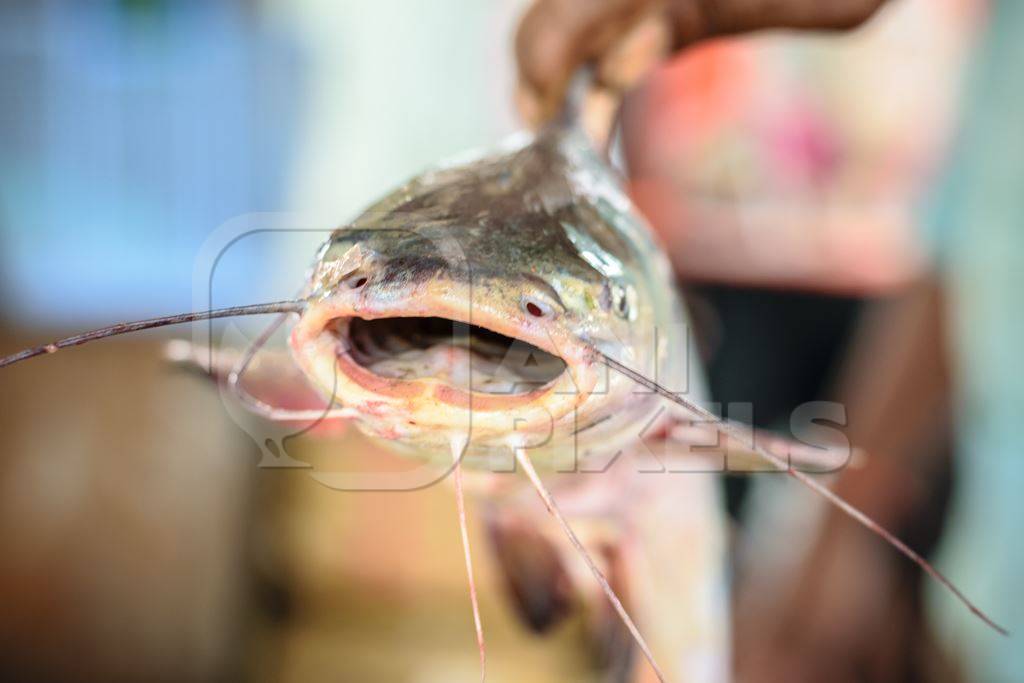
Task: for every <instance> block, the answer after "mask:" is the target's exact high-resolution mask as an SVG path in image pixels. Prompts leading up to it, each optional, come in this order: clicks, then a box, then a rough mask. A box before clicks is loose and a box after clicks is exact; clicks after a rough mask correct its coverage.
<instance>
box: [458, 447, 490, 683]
mask: <svg viewBox="0 0 1024 683" xmlns="http://www.w3.org/2000/svg"><path fill="white" fill-rule="evenodd" d="M465 450H466V441H465V440H464V439H452V457H453V458H454V460H455V468H454V470H453V471H452V474H453V475H454V477H455V504H456V506H457V507H458V510H459V531H460V532H461V533H462V553H463V555H464V556H465V559H466V576H467V577H468V578H469V601H470V603H471V604H472V606H473V626H474V627H475V628H476V646H477V649H478V650H479V651H480V681H481V683H483V681H485V680H486V679H487V650H486V648H485V647H484V627H483V624H482V622H481V621H480V601H479V600H478V599H477V595H476V579H474V578H473V556H472V554H471V553H470V552H469V529H468V527H467V525H466V498H465V495H464V494H463V492H462V456H463V454H464V453H465Z"/></svg>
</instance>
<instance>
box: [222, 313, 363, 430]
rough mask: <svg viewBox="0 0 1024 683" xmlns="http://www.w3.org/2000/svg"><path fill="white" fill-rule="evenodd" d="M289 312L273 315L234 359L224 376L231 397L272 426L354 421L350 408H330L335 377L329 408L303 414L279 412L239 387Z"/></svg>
mask: <svg viewBox="0 0 1024 683" xmlns="http://www.w3.org/2000/svg"><path fill="white" fill-rule="evenodd" d="M291 312H292V311H286V312H284V313H281V314H279V315H277V316H276V317H275V318H274V319H273V320H272V321H271V322H270V324H269V325H267V327H266V328H265V329H264V330H263V331H262V332H261V333H260V335H259V336H258V337H256V339H255V340H253V342H252V343H251V344H249V346H248V347H247V348H246V349H245V353H243V354H242V357H241V358H239V359H238V362H237V363H236V364H235V367H234V368H232V369H231V372H230V373H228V378H227V385H228V389H230V390H231V393H232V394H233V395H234V396H235V398H236V399H238V402H239V403H241V404H242V406H243V407H245V409H246V410H248V411H249V412H251V413H253V414H255V415H259V416H260V417H263V418H265V419H267V420H273V421H275V422H306V421H310V420H312V421H314V422H317V423H319V422H322V421H324V420H331V419H335V418H349V417H354V416H355V415H356V414H357V413H356V411H354V410H352V409H351V408H344V407H332V405H331V404H333V403H334V402H335V401H336V398H335V397H336V395H337V394H336V393H335V392H336V391H337V384H338V377H337V375H335V377H334V388H333V389H332V390H331V404H328V406H326V407H324V408H320V409H306V410H302V409H300V410H295V409H292V408H281V407H279V406H273V405H270V404H269V403H267V402H265V401H261V400H260V399H258V398H257V397H255V396H253V395H252V394H251V393H249V391H248V390H246V388H245V387H244V386H243V385H242V378H243V377H244V376H245V373H246V372H247V371H248V370H249V366H250V365H252V361H253V360H254V359H255V358H256V354H257V353H259V352H260V350H261V349H262V348H263V347H264V346H266V344H267V342H268V341H270V338H271V337H273V336H274V333H275V332H277V330H278V329H279V328H280V327H281V325H283V324H284V322H285V320H287V319H288V315H289V313H291Z"/></svg>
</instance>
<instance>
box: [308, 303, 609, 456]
mask: <svg viewBox="0 0 1024 683" xmlns="http://www.w3.org/2000/svg"><path fill="white" fill-rule="evenodd" d="M546 322H551V321H546ZM290 343H291V347H292V352H293V355H294V356H295V358H296V360H297V361H298V363H299V365H300V366H301V367H302V369H303V371H304V372H305V374H306V375H307V377H309V378H310V379H312V380H313V382H314V383H315V384H316V385H318V386H319V388H320V389H321V391H323V392H325V393H327V392H330V393H331V398H332V400H333V401H334V402H335V403H336V404H340V405H341V406H344V407H345V408H350V409H352V410H353V411H354V413H355V415H356V416H357V422H359V423H360V424H361V425H362V426H363V427H364V430H365V431H369V432H371V433H372V434H374V435H377V436H381V437H384V438H388V439H403V438H413V437H415V436H417V435H422V434H423V433H424V432H430V433H432V434H434V435H435V436H438V437H439V438H441V437H444V435H449V436H450V435H453V434H457V433H459V432H460V431H462V430H465V429H466V428H467V425H470V424H471V429H472V433H473V437H472V439H473V440H474V441H475V440H477V439H478V438H481V439H482V438H489V439H491V440H493V439H495V438H498V439H503V438H504V439H508V438H515V437H516V436H522V435H524V434H527V433H532V434H534V435H536V434H544V433H551V432H552V431H553V429H554V428H555V426H556V425H558V424H561V423H562V422H564V421H565V420H566V419H571V416H569V415H570V413H572V412H573V411H574V409H575V408H577V407H579V406H580V405H582V403H583V402H584V401H585V400H586V399H587V397H588V396H589V395H590V394H591V393H592V392H593V390H594V388H595V386H596V385H597V381H598V373H597V370H596V367H597V363H596V362H595V359H594V351H593V349H592V348H591V347H590V346H589V345H588V344H584V343H583V342H582V341H581V340H579V339H578V338H577V337H576V336H575V335H573V334H571V333H570V332H569V331H568V330H567V329H565V328H564V327H562V326H560V325H558V324H557V323H552V324H549V325H540V324H538V322H537V321H535V320H531V319H530V316H529V314H528V313H522V312H519V311H509V310H496V309H491V308H489V307H488V306H486V305H479V306H476V307H474V308H473V311H472V315H469V311H468V307H467V306H466V305H465V304H464V302H461V303H460V301H458V300H454V301H453V300H452V299H450V298H442V297H436V298H435V297H430V296H427V297H424V298H422V299H420V300H418V301H417V300H415V299H410V298H406V299H403V300H402V301H395V302H393V303H391V304H390V305H376V306H373V307H372V308H371V307H369V306H365V305H354V304H353V303H349V302H333V303H331V302H321V303H319V304H315V305H312V306H311V307H310V308H309V309H307V311H306V312H305V313H304V314H303V316H302V318H301V319H300V320H299V323H298V324H297V325H296V326H295V328H294V329H293V331H292V336H291V341H290ZM567 416H569V418H567ZM510 435H511V436H510Z"/></svg>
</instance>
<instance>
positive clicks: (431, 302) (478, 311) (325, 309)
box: [291, 295, 594, 412]
mask: <svg viewBox="0 0 1024 683" xmlns="http://www.w3.org/2000/svg"><path fill="white" fill-rule="evenodd" d="M365 304H366V302H365V300H364V299H362V298H359V297H350V298H349V300H348V301H330V302H322V303H320V304H314V305H312V306H311V307H310V308H309V309H308V310H307V312H306V313H305V314H304V315H303V317H302V320H301V321H300V322H299V324H298V325H297V326H296V327H295V329H294V330H293V332H292V338H291V345H292V348H293V350H294V352H295V354H296V356H297V357H299V358H300V362H302V361H301V359H302V356H303V355H304V349H306V347H307V346H308V345H310V344H316V343H317V342H318V340H320V338H321V335H323V334H324V333H325V331H326V330H327V329H328V327H329V326H330V325H331V324H332V323H334V322H335V321H337V320H338V319H345V318H352V317H360V318H364V319H375V318H390V317H402V316H437V317H445V318H449V319H451V320H456V321H459V322H466V323H471V324H473V325H476V326H479V327H484V328H486V329H489V330H492V331H494V332H497V333H499V334H503V335H506V336H509V337H513V338H517V339H521V340H523V341H526V342H528V343H530V344H533V345H534V346H536V347H538V348H540V349H543V350H544V351H547V352H548V353H552V354H555V355H557V356H559V357H560V358H562V359H563V360H564V361H565V362H566V366H567V369H566V371H565V372H566V373H569V374H570V375H571V376H573V378H574V380H575V371H576V370H577V369H580V368H585V367H587V366H589V365H591V364H592V363H591V361H592V360H593V353H594V352H593V350H592V349H591V348H590V347H589V346H588V345H586V344H584V343H582V342H580V341H579V340H578V339H577V338H575V336H574V335H572V334H571V333H570V332H568V331H567V330H565V329H563V328H562V327H561V326H560V325H558V323H557V321H551V320H545V321H537V320H536V319H533V318H531V317H528V316H527V315H526V314H523V313H520V312H513V313H511V314H510V313H509V312H508V311H497V310H492V309H490V308H489V307H487V306H486V305H479V306H476V307H474V309H473V311H472V315H471V316H470V315H468V314H467V313H468V312H467V311H466V306H465V305H464V304H462V302H460V301H458V300H454V301H453V300H450V298H449V297H445V296H436V295H435V296H419V297H416V296H410V297H408V298H404V299H403V300H401V301H394V302H389V303H387V304H384V305H381V304H377V305H374V306H367V305H365ZM334 351H335V361H336V363H335V367H336V368H337V370H338V371H339V372H340V373H341V374H342V375H343V376H344V377H346V378H347V379H348V380H349V381H350V382H352V383H353V384H354V385H356V386H358V387H360V388H361V389H363V390H364V391H366V392H368V393H370V394H373V395H375V396H379V397H380V398H381V399H382V400H383V401H386V402H388V403H391V404H393V405H404V406H408V407H409V408H410V409H412V408H413V407H414V404H416V403H417V401H418V400H420V401H422V400H423V399H428V400H433V401H436V402H437V403H440V404H443V405H445V406H450V407H452V408H455V409H464V410H470V409H471V410H473V411H481V412H500V411H505V410H509V409H514V408H520V407H526V406H529V405H530V404H532V403H535V402H539V401H544V400H550V399H549V398H548V397H551V395H552V394H553V393H554V392H555V391H556V389H558V385H559V380H558V379H556V380H554V381H552V382H551V383H549V384H548V385H546V386H543V387H540V388H538V389H535V390H533V391H530V392H528V393H522V394H489V393H481V392H476V391H468V390H465V389H462V388H459V387H454V386H451V385H448V384H444V383H438V382H436V381H425V380H401V379H394V378H388V377H381V376H379V375H377V374H375V373H373V372H372V371H370V370H369V369H367V368H365V367H363V366H361V365H360V364H358V363H357V362H356V361H355V360H354V359H353V358H352V357H351V355H350V354H349V352H348V350H347V349H345V348H342V345H340V344H337V343H335V345H334ZM576 383H577V384H578V382H576ZM584 383H586V382H584ZM587 395H588V391H586V390H582V389H581V390H580V391H578V395H576V396H574V397H573V398H575V399H576V400H575V401H573V403H575V404H576V405H578V404H579V403H582V401H583V400H585V399H586V397H587ZM551 398H554V397H551Z"/></svg>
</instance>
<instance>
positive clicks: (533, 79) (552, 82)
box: [515, 0, 884, 128]
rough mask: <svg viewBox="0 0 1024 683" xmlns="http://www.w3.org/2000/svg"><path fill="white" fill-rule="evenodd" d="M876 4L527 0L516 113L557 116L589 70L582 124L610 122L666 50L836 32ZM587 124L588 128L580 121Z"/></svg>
mask: <svg viewBox="0 0 1024 683" xmlns="http://www.w3.org/2000/svg"><path fill="white" fill-rule="evenodd" d="M882 2H884V0H828V1H827V2H822V1H821V0H534V2H533V4H532V5H531V6H530V8H529V9H528V10H527V12H526V14H525V15H524V16H523V19H522V20H521V21H520V24H519V28H518V30H517V33H516V41H515V49H516V62H517V65H518V71H519V86H518V92H517V95H516V100H517V106H518V108H519V111H520V114H521V115H522V117H523V118H524V119H525V121H526V122H527V123H528V124H529V125H531V126H534V127H536V126H539V125H541V124H543V123H545V122H547V121H549V120H551V119H552V118H554V116H556V115H557V113H558V112H559V111H560V109H561V108H562V102H563V100H564V98H565V90H566V87H567V85H568V83H569V80H570V79H571V78H572V75H573V74H574V73H575V72H576V71H577V69H579V67H580V66H582V65H583V64H588V63H589V64H593V65H594V66H595V81H596V82H595V91H594V93H592V96H591V97H590V98H589V100H588V102H587V104H586V106H585V112H584V117H585V121H584V123H585V125H587V126H588V128H595V127H599V126H600V121H602V120H605V119H606V120H607V121H608V122H610V120H611V116H613V115H614V112H615V109H616V108H617V106H618V101H619V99H620V98H621V96H622V94H623V93H624V92H625V91H626V90H627V89H629V88H630V87H632V86H633V85H635V84H636V83H637V82H638V81H639V80H640V79H641V78H642V77H643V76H644V75H645V74H646V73H647V72H648V71H650V70H651V69H652V68H653V67H654V66H655V65H656V64H657V63H658V62H660V61H661V60H662V59H664V58H665V57H666V56H667V55H668V54H670V52H671V51H672V50H675V49H679V48H681V47H684V46H686V45H689V44H691V43H694V42H696V41H698V40H701V39H704V38H710V37H714V36H721V35H728V34H735V33H743V32H747V31H754V30H758V29H765V28H798V29H844V28H851V27H853V26H856V25H858V24H860V23H861V22H863V21H864V20H866V19H867V18H868V17H870V16H871V14H872V13H873V12H874V11H875V10H876V9H878V7H879V6H880V5H881V4H882ZM587 119H589V120H590V121H589V123H588V121H587Z"/></svg>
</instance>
